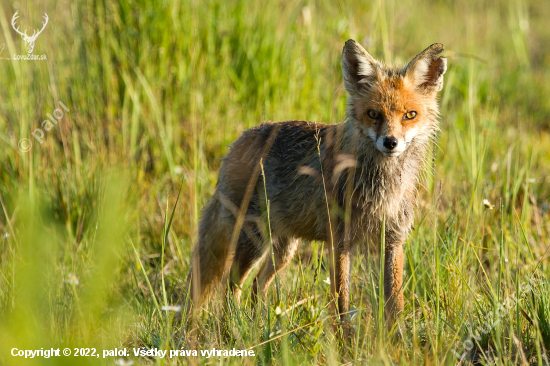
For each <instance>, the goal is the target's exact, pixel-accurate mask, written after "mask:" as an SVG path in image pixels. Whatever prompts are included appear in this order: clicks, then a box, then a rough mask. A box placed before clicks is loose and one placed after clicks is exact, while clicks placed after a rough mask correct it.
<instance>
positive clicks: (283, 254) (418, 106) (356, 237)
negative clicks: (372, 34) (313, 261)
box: [188, 40, 447, 324]
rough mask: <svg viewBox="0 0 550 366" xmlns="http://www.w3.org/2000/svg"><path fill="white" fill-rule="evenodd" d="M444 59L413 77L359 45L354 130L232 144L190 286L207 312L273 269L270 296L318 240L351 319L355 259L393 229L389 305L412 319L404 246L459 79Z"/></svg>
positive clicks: (419, 62)
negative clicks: (442, 115)
mask: <svg viewBox="0 0 550 366" xmlns="http://www.w3.org/2000/svg"><path fill="white" fill-rule="evenodd" d="M442 52H443V45H441V44H439V43H436V44H433V45H431V46H430V47H428V48H426V49H425V50H424V51H422V52H421V53H419V54H418V55H417V56H416V57H415V58H413V59H412V61H410V62H409V63H408V64H407V65H406V66H404V67H402V66H388V65H385V64H382V63H380V62H378V61H376V60H375V59H374V58H373V57H372V56H371V55H370V54H369V53H368V52H367V51H365V49H364V48H363V47H361V45H360V44H359V43H357V42H356V41H354V40H348V41H347V42H346V43H345V46H344V50H343V53H342V72H343V76H344V86H345V89H346V91H347V93H348V95H349V98H348V109H347V115H346V120H345V121H344V122H343V123H340V124H335V125H325V124H318V123H311V122H304V121H288V122H279V123H265V124H262V125H260V126H257V127H254V128H252V129H249V130H247V131H245V132H244V133H243V134H242V136H241V137H240V138H239V139H238V140H237V141H235V142H234V143H233V144H232V146H231V148H230V151H229V153H228V154H227V156H226V157H225V158H224V159H223V162H222V166H221V169H220V173H219V179H218V184H217V187H216V191H215V193H214V196H213V197H212V198H211V200H210V201H209V202H208V204H207V205H206V206H205V208H204V210H203V211H202V214H201V217H200V222H199V234H198V244H197V245H196V247H195V249H194V252H193V258H192V266H191V267H192V269H191V271H190V273H189V277H188V278H189V281H190V288H191V298H192V302H193V304H194V305H195V306H197V305H200V304H201V303H203V302H204V301H205V299H207V297H208V296H209V295H210V294H211V292H212V290H213V289H214V287H215V286H216V285H218V284H219V283H220V281H222V279H227V278H228V279H229V284H230V288H231V289H232V290H233V293H234V295H235V297H236V299H237V300H238V299H239V298H240V294H241V287H242V285H243V283H244V281H245V279H246V277H247V276H248V274H249V273H250V272H251V271H252V270H253V269H254V268H255V267H256V266H257V265H258V264H260V263H262V262H263V264H262V267H261V269H260V270H259V272H258V275H257V277H256V279H255V280H254V284H253V293H254V294H256V295H260V296H265V294H266V292H267V289H268V286H269V284H270V282H271V281H272V280H273V278H274V276H275V273H276V272H278V271H281V270H282V269H283V268H284V267H285V266H286V265H288V263H289V262H290V261H291V259H292V257H293V256H294V253H295V252H296V249H297V248H298V243H299V241H312V240H318V241H325V242H327V243H328V247H329V249H331V252H330V253H329V256H332V261H333V263H332V275H333V277H332V278H334V281H332V282H333V283H332V284H331V286H332V288H333V293H334V295H336V296H337V299H338V301H337V305H338V312H339V314H340V316H341V318H345V315H346V314H347V313H348V312H349V283H350V255H351V252H352V249H353V248H354V246H356V245H366V244H367V243H369V242H371V243H373V244H377V245H379V244H380V242H381V230H382V227H384V228H385V247H384V248H385V252H384V253H385V264H384V294H385V299H386V314H387V316H388V319H389V323H390V324H393V322H394V321H395V320H396V319H397V317H398V316H399V314H400V312H401V311H402V310H403V291H402V284H403V246H402V245H403V242H404V241H405V239H406V236H407V233H408V231H409V229H410V227H411V225H412V221H413V209H414V207H415V195H416V186H417V184H418V176H419V172H420V170H421V169H422V167H423V164H424V160H425V156H426V153H427V150H428V148H429V145H430V142H431V141H433V139H434V138H435V135H436V132H437V131H438V116H439V107H438V103H437V98H436V97H437V93H438V92H439V91H440V90H441V89H442V87H443V74H444V73H445V71H446V69H447V62H446V59H445V58H443V57H441V53H442ZM267 202H269V205H268V204H267ZM268 209H269V212H267V210H268ZM266 220H269V226H268V225H266V224H265V222H266ZM266 227H269V229H270V230H271V231H270V232H267V230H266V229H265V228H266ZM270 234H271V235H270ZM270 238H271V239H270ZM271 244H272V251H271V250H269V249H270V247H271ZM330 260H331V258H329V261H330Z"/></svg>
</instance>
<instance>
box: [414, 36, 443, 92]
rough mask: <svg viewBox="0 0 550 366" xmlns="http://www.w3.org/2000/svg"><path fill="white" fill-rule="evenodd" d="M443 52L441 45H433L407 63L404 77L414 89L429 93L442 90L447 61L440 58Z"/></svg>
mask: <svg viewBox="0 0 550 366" xmlns="http://www.w3.org/2000/svg"><path fill="white" fill-rule="evenodd" d="M443 50H444V49H443V45H442V44H441V43H434V44H432V45H431V46H430V47H428V48H426V49H425V50H424V51H422V52H420V53H419V54H418V55H416V57H415V58H413V59H412V61H411V62H409V64H408V65H407V67H406V68H405V77H407V78H409V80H410V81H411V82H412V83H413V85H414V86H415V88H416V89H418V90H421V91H425V92H428V93H430V92H438V91H440V90H441V89H442V88H443V74H445V71H446V70H447V59H446V58H444V57H441V56H440V54H441V53H442V52H443Z"/></svg>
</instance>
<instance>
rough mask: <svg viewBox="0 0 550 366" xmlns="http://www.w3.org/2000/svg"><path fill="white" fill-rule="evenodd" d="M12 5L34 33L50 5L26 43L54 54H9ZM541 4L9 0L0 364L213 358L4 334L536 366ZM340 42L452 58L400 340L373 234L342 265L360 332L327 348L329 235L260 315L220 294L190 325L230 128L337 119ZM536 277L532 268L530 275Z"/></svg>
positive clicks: (542, 330)
mask: <svg viewBox="0 0 550 366" xmlns="http://www.w3.org/2000/svg"><path fill="white" fill-rule="evenodd" d="M16 12H18V18H17V19H16V27H15V28H17V26H20V29H19V30H20V31H23V30H25V29H27V34H28V35H29V36H30V35H32V33H33V30H39V29H41V28H42V27H43V24H42V22H44V18H43V16H44V14H47V16H48V23H47V25H46V27H45V28H44V29H43V31H42V33H40V34H39V35H38V37H37V38H36V40H35V44H34V49H33V54H34V55H37V56H39V57H42V58H46V59H44V60H20V59H17V58H18V56H17V55H23V56H25V55H27V46H28V44H26V43H25V42H24V40H23V38H22V36H21V35H20V34H18V33H17V32H16V30H15V29H14V27H12V19H13V16H14V14H15V13H16ZM549 16H550V2H548V1H535V0H496V1H488V0H481V1H460V2H457V1H449V0H427V1H416V0H403V1H395V0H375V1H369V2H367V1H358V0H340V1H302V0H292V1H290V0H289V1H286V0H272V1H264V0H259V1H250V2H249V1H244V0H242V1H239V0H235V1H214V0H213V1H165V0H159V1H154V2H149V1H141V0H137V1H130V0H128V1H117V0H110V1H106V0H103V1H100V0H74V1H68V0H58V1H50V0H38V1H14V2H12V1H5V0H1V1H0V28H1V30H0V33H1V34H0V84H1V85H2V88H0V142H1V146H2V148H0V204H1V210H0V364H5V365H21V364H25V362H27V363H29V364H71V365H74V364H77V363H83V364H87V363H90V364H108V365H112V364H114V363H115V361H116V362H117V364H130V363H129V362H134V364H170V365H172V364H174V365H175V364H187V363H196V364H205V363H209V362H210V363H211V362H213V361H212V359H210V360H207V359H204V358H200V357H198V358H185V357H180V358H174V359H171V360H170V359H164V360H160V359H155V358H147V357H137V358H136V357H109V358H105V359H103V358H102V357H101V356H100V358H93V359H92V358H90V357H74V358H71V357H56V358H49V359H44V358H35V359H32V360H29V359H28V360H25V359H22V358H21V357H13V356H11V354H10V352H11V350H12V348H14V347H15V348H18V349H41V348H44V349H48V348H50V347H53V348H64V347H69V348H71V349H73V350H74V348H92V347H94V348H96V349H97V350H98V352H99V353H100V354H101V355H102V353H101V352H102V350H104V349H114V348H115V347H118V348H123V347H128V352H129V353H130V352H131V351H130V350H131V347H146V348H154V347H156V348H159V349H182V348H183V349H209V348H212V347H215V348H217V349H232V348H236V349H248V348H250V347H254V348H253V349H254V350H255V351H256V354H257V356H256V357H248V358H245V359H244V360H243V359H239V358H231V357H230V358H222V359H216V363H218V364H234V363H239V364H242V363H243V362H244V363H245V364H262V365H263V364H298V363H303V362H308V363H312V364H316V363H318V364H325V363H328V364H335V363H338V364H344V363H348V364H350V363H351V364H365V363H367V362H369V363H370V362H372V363H373V364H388V365H389V364H395V363H398V364H430V365H432V364H446V365H454V364H456V363H457V362H458V361H457V360H458V358H457V355H458V356H464V358H463V360H462V361H461V362H463V363H462V364H464V363H468V362H470V363H476V362H479V363H483V362H485V363H487V362H489V360H493V361H494V360H498V362H497V361H494V362H497V364H502V365H505V364H506V365H507V364H514V365H516V364H540V365H543V364H549V361H548V357H550V356H549V354H548V350H550V301H549V298H550V285H549V284H548V282H547V281H548V276H549V274H550V266H549V265H548V254H549V252H548V248H549V246H550V240H549V232H550V224H549V220H548V210H549V202H550V188H549V187H550V186H549V182H550V178H549V177H548V174H549V172H550V150H549V149H548V146H550V139H549V134H548V129H549V127H550V99H549V98H548V96H549V95H550V73H549V72H548V68H550V53H549V52H548V44H550V28H549V27H548V18H549ZM349 38H353V39H356V40H357V41H359V42H360V43H361V44H362V45H363V46H364V47H365V48H366V49H367V50H368V51H369V52H370V53H371V54H372V55H373V56H374V57H375V58H377V59H379V60H384V61H385V62H388V63H391V62H400V63H403V64H405V63H406V62H408V61H409V60H410V59H411V58H413V57H414V56H415V55H416V54H417V53H418V52H420V51H422V50H423V49H424V48H426V47H427V46H429V45H430V44H432V43H436V42H440V43H443V44H444V45H445V49H446V51H445V56H446V57H447V58H448V65H449V66H448V71H447V73H446V75H445V86H444V89H443V91H442V92H441V98H440V104H441V111H442V117H441V132H440V137H439V142H438V144H437V146H434V149H433V151H432V153H431V156H430V159H429V161H428V163H427V167H426V171H425V174H423V178H422V185H421V186H420V187H419V192H418V210H417V213H416V215H417V219H416V220H415V230H414V231H413V232H412V233H411V235H410V238H409V240H408V241H407V243H406V244H405V255H406V268H405V299H406V309H405V314H404V318H403V322H404V324H405V328H404V329H405V330H404V332H403V339H402V340H401V342H398V343H395V342H391V339H390V338H391V335H390V336H389V337H388V335H385V334H383V325H381V323H380V319H381V316H379V315H380V314H378V313H377V309H378V305H377V304H378V303H379V302H380V301H381V300H380V296H379V289H378V288H377V283H378V271H379V262H378V259H377V256H376V251H375V250H374V249H373V250H367V251H366V252H365V253H361V254H359V255H358V256H356V259H355V260H354V266H353V270H352V276H353V279H352V303H353V304H354V306H355V308H354V309H355V310H354V311H355V313H354V318H353V324H354V327H355V329H356V337H355V340H354V342H352V344H346V345H341V346H338V342H336V340H337V339H338V337H337V335H336V334H335V332H334V330H333V329H334V327H333V324H334V322H335V319H334V317H333V316H332V314H331V312H330V307H328V305H327V304H328V303H329V301H330V298H329V296H328V288H329V286H327V285H326V284H325V283H323V281H322V280H323V279H324V278H326V277H327V276H328V271H327V270H326V266H325V264H326V260H325V256H324V253H323V252H322V251H321V250H319V248H320V247H321V245H320V243H312V244H311V245H306V246H305V247H304V250H303V251H302V253H303V254H301V255H300V256H298V258H297V259H296V260H295V262H294V263H293V264H292V265H291V266H289V268H288V269H287V270H286V271H285V272H284V273H283V274H281V275H280V276H281V279H280V281H278V283H277V284H276V291H275V289H274V290H272V291H273V292H272V293H271V296H270V297H269V299H268V301H267V303H266V304H263V306H262V308H261V311H262V312H263V315H264V316H261V317H253V316H252V315H251V314H253V313H254V311H253V310H252V306H251V305H250V304H249V302H248V300H245V301H244V303H243V306H242V307H238V306H235V307H233V308H231V309H229V310H227V309H224V308H223V306H222V303H223V301H222V300H223V296H220V298H219V299H217V300H216V299H215V300H213V302H212V305H211V308H210V312H205V313H204V314H203V315H202V318H201V321H200V322H199V325H195V326H193V325H191V324H187V323H186V322H185V321H183V322H180V321H178V317H177V316H176V314H177V313H174V312H172V311H167V310H162V307H163V306H168V305H183V304H184V301H185V296H184V292H185V291H184V288H183V286H184V281H185V276H186V273H187V271H188V269H189V261H190V252H191V248H192V246H193V244H194V240H195V237H196V228H197V221H198V217H199V215H200V210H201V209H202V207H203V206H204V204H205V202H206V201H207V200H208V199H209V198H210V196H211V195H212V193H213V191H214V188H215V184H216V177H217V170H218V168H219V166H220V159H221V158H222V157H223V156H224V154H225V153H226V152H227V151H228V145H230V144H231V142H232V141H234V139H236V138H237V137H238V136H239V135H240V134H241V133H242V132H243V131H244V130H245V129H247V128H250V127H252V126H256V125H258V124H260V123H262V122H265V121H283V120H290V119H303V120H309V121H317V122H324V123H339V122H342V121H343V120H344V119H345V108H346V95H345V90H344V88H343V83H342V76H341V69H340V55H341V51H342V47H343V45H344V42H345V41H346V40H347V39H349ZM43 55H45V57H44V56H43ZM59 102H61V104H60V103H59ZM64 107H66V108H64ZM45 121H51V122H52V123H50V122H45ZM53 122H55V123H56V124H55V125H53ZM38 130H39V131H38ZM22 139H28V140H25V141H22ZM31 145H32V146H31ZM178 193H180V195H179V200H177V197H178ZM485 200H486V201H485ZM484 202H485V203H484ZM171 217H172V218H173V220H171ZM525 276H528V277H529V278H532V279H536V280H537V281H538V282H537V284H538V285H537V286H532V288H530V289H529V291H521V289H522V288H523V287H522V285H523V284H524V283H525V282H526V279H525ZM545 281H546V282H545ZM249 287H250V285H249V283H248V282H247V284H246V286H245V296H243V298H245V299H247V298H248V296H247V294H248V293H249ZM274 287H275V286H274ZM510 296H516V297H517V299H518V301H517V302H515V303H514V305H513V306H512V307H511V308H509V309H508V308H507V310H506V311H504V312H503V315H501V316H500V317H499V318H498V320H499V322H498V324H496V325H495V326H492V327H489V328H490V329H489V328H487V326H486V325H485V326H483V324H485V323H486V322H487V320H486V319H487V314H493V315H494V314H497V313H496V312H495V311H496V309H497V308H498V306H499V305H500V304H502V303H503V302H504V301H505V300H506V299H509V298H510ZM304 299H305V300H304ZM302 300H304V301H302ZM281 312H282V314H281ZM499 314H500V313H499ZM495 316H496V315H495ZM222 317H226V318H224V319H226V320H224V321H220V319H222ZM484 322H485V323H484ZM491 324H492V323H491ZM479 329H482V330H483V329H485V330H487V332H483V331H481V333H480V332H479ZM476 330H477V331H478V337H474V338H471V334H472V333H473V334H474V335H475V334H476V333H475V332H476ZM470 339H471V341H469V340H470Z"/></svg>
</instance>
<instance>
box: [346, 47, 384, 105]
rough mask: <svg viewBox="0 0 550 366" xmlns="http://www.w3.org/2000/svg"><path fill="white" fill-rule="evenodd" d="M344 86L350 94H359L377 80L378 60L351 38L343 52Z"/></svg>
mask: <svg viewBox="0 0 550 366" xmlns="http://www.w3.org/2000/svg"><path fill="white" fill-rule="evenodd" d="M342 73H343V74H344V86H345V87H346V90H347V91H348V93H349V94H350V95H358V94H360V93H361V91H362V90H365V89H368V88H369V86H370V85H371V84H372V83H373V82H374V81H375V80H376V75H377V62H376V60H375V59H374V58H373V57H372V56H371V55H369V53H368V52H367V51H365V49H364V48H363V47H361V45H360V44H359V43H357V42H356V41H354V40H353V39H350V40H348V41H347V42H346V44H345V45H344V51H343V52H342Z"/></svg>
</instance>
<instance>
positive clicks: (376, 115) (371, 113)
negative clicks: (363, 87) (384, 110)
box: [367, 109, 380, 119]
mask: <svg viewBox="0 0 550 366" xmlns="http://www.w3.org/2000/svg"><path fill="white" fill-rule="evenodd" d="M367 113H368V115H369V117H370V118H372V119H378V118H380V113H378V112H377V111H375V110H374V109H371V110H369V111H368V112H367Z"/></svg>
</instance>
